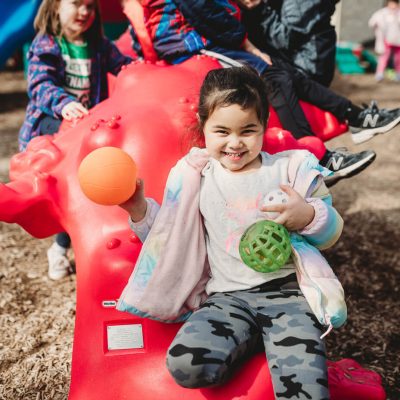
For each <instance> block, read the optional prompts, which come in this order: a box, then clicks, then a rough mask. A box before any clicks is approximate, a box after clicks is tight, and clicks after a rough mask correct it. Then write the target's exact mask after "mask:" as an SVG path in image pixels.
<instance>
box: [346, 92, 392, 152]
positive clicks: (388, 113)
mask: <svg viewBox="0 0 400 400" xmlns="http://www.w3.org/2000/svg"><path fill="white" fill-rule="evenodd" d="M399 122H400V108H395V109H393V110H387V109H385V108H382V109H379V107H378V105H377V103H376V101H374V100H372V101H371V104H370V106H369V107H366V108H365V109H364V110H362V111H361V112H360V114H359V115H358V118H357V120H356V121H353V122H352V124H349V128H350V131H351V133H352V135H351V138H352V139H353V142H354V143H357V144H358V143H363V142H366V141H367V140H370V139H372V138H373V137H374V136H375V135H378V134H379V133H385V132H387V131H390V130H391V129H393V128H394V127H395V126H396V125H397V124H398V123H399Z"/></svg>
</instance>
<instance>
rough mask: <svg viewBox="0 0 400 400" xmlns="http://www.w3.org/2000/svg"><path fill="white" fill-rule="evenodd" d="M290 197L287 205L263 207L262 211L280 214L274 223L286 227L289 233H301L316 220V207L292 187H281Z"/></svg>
mask: <svg viewBox="0 0 400 400" xmlns="http://www.w3.org/2000/svg"><path fill="white" fill-rule="evenodd" d="M280 188H281V189H282V190H283V191H284V192H285V193H286V194H287V195H288V196H289V199H288V201H287V203H284V204H276V205H270V206H264V207H261V208H260V210H261V211H274V212H279V213H280V215H279V216H278V217H276V218H275V219H274V220H273V221H274V222H276V223H277V224H282V225H284V226H285V227H286V228H287V229H288V230H289V231H300V230H302V229H304V228H305V227H306V226H307V225H308V224H310V223H311V221H312V220H313V219H314V215H315V210H314V207H313V206H311V205H310V204H308V203H307V202H306V201H305V200H304V199H303V197H301V196H300V195H299V194H298V193H297V192H296V191H295V190H294V189H293V188H292V187H290V186H287V185H280Z"/></svg>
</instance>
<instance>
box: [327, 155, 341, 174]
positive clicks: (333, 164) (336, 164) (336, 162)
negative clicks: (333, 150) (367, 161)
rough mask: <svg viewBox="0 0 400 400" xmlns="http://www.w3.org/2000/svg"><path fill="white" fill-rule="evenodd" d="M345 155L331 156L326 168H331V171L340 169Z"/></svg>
mask: <svg viewBox="0 0 400 400" xmlns="http://www.w3.org/2000/svg"><path fill="white" fill-rule="evenodd" d="M343 160H344V157H336V158H335V157H331V158H330V159H329V160H328V162H327V163H326V165H325V168H328V169H330V170H331V171H337V170H339V169H340V166H341V165H342V163H343Z"/></svg>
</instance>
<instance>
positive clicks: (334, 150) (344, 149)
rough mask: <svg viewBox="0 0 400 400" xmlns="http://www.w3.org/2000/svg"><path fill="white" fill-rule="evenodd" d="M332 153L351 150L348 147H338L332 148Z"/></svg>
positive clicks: (343, 152)
mask: <svg viewBox="0 0 400 400" xmlns="http://www.w3.org/2000/svg"><path fill="white" fill-rule="evenodd" d="M331 151H332V153H334V154H335V153H340V154H350V151H349V150H348V148H347V147H344V146H343V147H336V148H334V149H333V150H331Z"/></svg>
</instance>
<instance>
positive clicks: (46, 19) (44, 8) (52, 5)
mask: <svg viewBox="0 0 400 400" xmlns="http://www.w3.org/2000/svg"><path fill="white" fill-rule="evenodd" d="M60 3H61V0H43V1H42V4H41V5H40V7H39V10H38V13H37V14H36V17H35V20H34V22H33V26H34V28H35V31H36V32H37V33H38V34H40V35H44V34H47V35H51V36H58V37H60V36H62V30H61V23H60V17H59V9H60ZM94 6H95V17H94V21H93V24H92V26H91V27H90V28H89V29H88V30H87V32H85V34H84V36H85V38H86V40H88V42H89V43H91V44H94V45H96V44H97V43H99V42H100V39H101V38H102V37H103V24H102V21H101V15H100V5H99V1H98V0H94Z"/></svg>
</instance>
